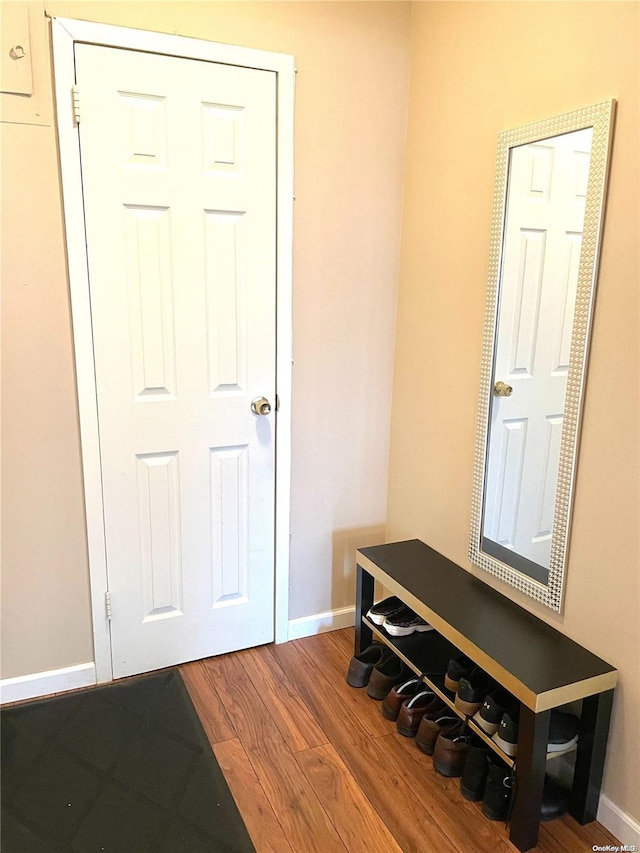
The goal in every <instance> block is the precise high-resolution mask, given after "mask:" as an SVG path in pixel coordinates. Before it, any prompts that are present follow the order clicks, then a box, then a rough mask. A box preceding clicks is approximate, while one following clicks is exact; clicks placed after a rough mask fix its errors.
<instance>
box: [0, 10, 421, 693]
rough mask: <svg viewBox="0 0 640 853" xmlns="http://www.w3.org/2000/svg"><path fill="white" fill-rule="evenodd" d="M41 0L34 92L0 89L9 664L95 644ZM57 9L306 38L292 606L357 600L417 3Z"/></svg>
mask: <svg viewBox="0 0 640 853" xmlns="http://www.w3.org/2000/svg"><path fill="white" fill-rule="evenodd" d="M31 10H32V18H31V23H32V53H33V62H34V72H35V74H34V78H35V79H34V87H35V88H34V96H33V98H32V99H24V98H17V97H16V96H4V95H3V96H2V107H3V119H4V121H5V123H4V124H3V126H2V129H3V140H4V144H3V151H2V155H3V162H2V167H3V175H2V177H3V203H4V208H3V238H4V247H3V263H4V268H3V302H4V304H3V308H4V311H3V492H4V496H3V509H4V541H3V572H2V598H3V620H2V677H4V678H9V677H12V676H18V675H24V674H27V673H32V672H38V671H44V670H49V669H55V668H58V667H64V666H70V665H72V664H76V663H79V662H84V661H87V660H91V659H92V657H93V653H92V642H91V626H90V614H89V603H88V601H89V598H88V596H89V590H88V569H87V555H86V537H85V533H84V518H83V504H82V485H81V469H80V451H79V433H78V425H77V412H76V400H75V386H74V374H73V361H72V350H71V332H70V312H69V299H68V293H67V281H66V275H65V266H64V265H65V256H64V244H63V238H62V226H61V222H62V220H61V205H60V194H59V187H58V175H57V169H56V149H55V136H54V132H53V128H52V126H51V125H52V99H51V82H50V71H49V62H50V60H49V54H48V47H47V44H46V41H45V35H44V26H43V6H42V4H41V3H33V4H31ZM47 11H48V12H49V13H50V14H52V15H58V16H66V17H75V18H83V19H89V20H93V21H101V22H104V23H111V24H119V25H126V26H133V27H138V28H144V29H151V30H158V31H162V32H167V33H178V34H181V35H189V36H197V37H200V38H205V39H210V40H212V41H221V42H227V43H232V44H238V45H244V46H248V47H255V48H261V49H265V50H272V51H282V52H285V53H290V54H294V55H295V57H296V62H297V66H298V71H299V73H298V75H297V80H296V85H297V94H296V138H295V144H296V154H295V168H296V195H297V200H296V203H295V220H294V228H295V249H294V306H293V308H294V355H295V367H294V389H293V412H294V414H293V460H292V463H293V477H292V514H291V515H292V517H291V529H292V533H293V535H292V541H291V584H290V586H291V598H290V616H291V618H295V617H299V616H305V615H308V614H314V613H318V612H322V611H325V610H328V609H331V608H339V607H343V606H348V605H350V604H352V603H353V559H354V557H353V555H354V550H355V547H357V546H358V545H363V544H370V543H371V542H372V541H379V540H380V539H381V538H382V537H383V536H384V523H385V517H386V480H387V461H388V434H389V413H390V399H391V382H392V363H393V335H394V327H395V303H396V284H397V279H398V264H399V250H400V225H401V199H402V170H403V157H404V142H405V134H406V114H407V97H408V71H409V26H410V5H409V4H406V3H402V2H400V3H398V2H394V3H373V4H369V3H306V2H303V3H270V2H264V3H244V2H243V3H224V2H222V3H189V2H163V3H148V2H141V3H136V2H128V3H97V2H95V3H94V2H91V3H77V2H76V3H74V2H51V3H47ZM25 122H30V124H28V125H27V124H25ZM372 413H373V414H374V416H372Z"/></svg>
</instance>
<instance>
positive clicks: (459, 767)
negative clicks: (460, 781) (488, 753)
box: [433, 721, 469, 776]
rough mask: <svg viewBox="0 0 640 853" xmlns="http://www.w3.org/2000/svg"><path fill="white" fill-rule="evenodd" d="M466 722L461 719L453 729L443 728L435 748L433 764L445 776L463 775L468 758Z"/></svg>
mask: <svg viewBox="0 0 640 853" xmlns="http://www.w3.org/2000/svg"><path fill="white" fill-rule="evenodd" d="M465 729H466V723H465V722H463V721H460V722H459V723H458V725H457V726H454V727H453V728H451V729H443V731H441V732H440V734H439V735H438V739H437V740H436V745H435V747H434V750H433V766H434V767H435V769H436V770H437V771H438V773H442V775H443V776H462V773H463V771H464V764H465V761H466V760H467V749H468V748H469V745H468V742H467V741H468V738H467V736H466V734H465Z"/></svg>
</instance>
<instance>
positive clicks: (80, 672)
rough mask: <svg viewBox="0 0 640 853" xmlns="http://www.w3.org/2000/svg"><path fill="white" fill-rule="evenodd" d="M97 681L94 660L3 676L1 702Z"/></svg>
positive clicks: (30, 697) (0, 689)
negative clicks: (61, 667) (27, 673)
mask: <svg viewBox="0 0 640 853" xmlns="http://www.w3.org/2000/svg"><path fill="white" fill-rule="evenodd" d="M95 683H96V665H95V663H94V662H93V661H90V662H89V663H79V664H77V665H76V666H66V667H64V668H63V669H51V670H49V671H48V672H34V673H33V674H32V675H19V676H17V677H16V678H3V679H2V681H0V704H2V705H4V704H6V703H7V702H19V701H20V700H21V699H35V698H36V697H38V696H49V695H50V694H51V693H63V692H64V691H66V690H76V689H77V688H78V687H91V686H92V685H93V684H95Z"/></svg>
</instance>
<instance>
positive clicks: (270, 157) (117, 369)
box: [76, 44, 276, 677]
mask: <svg viewBox="0 0 640 853" xmlns="http://www.w3.org/2000/svg"><path fill="white" fill-rule="evenodd" d="M275 77H276V75H275V74H274V73H273V72H269V71H258V70H254V69H248V68H239V67H233V66H227V65H219V64H215V63H211V62H204V61H198V60H193V59H178V58H175V57H169V56H162V55H154V54H148V53H142V52H138V51H130V50H119V49H114V48H105V47H96V46H92V45H82V44H80V45H77V46H76V79H77V82H78V85H79V89H80V91H81V97H82V120H81V123H80V143H81V158H82V185H83V194H84V206H85V221H86V234H87V254H88V267H89V283H90V299H91V316H92V326H93V339H94V358H95V370H96V388H97V404H98V422H99V431H100V458H101V466H102V480H103V502H104V519H105V540H106V562H107V572H108V581H109V590H110V595H111V607H112V621H111V642H112V659H113V674H114V676H115V677H119V676H124V675H129V674H132V673H136V672H143V671H147V670H151V669H155V668H159V667H162V666H167V665H170V664H174V663H177V662H181V661H185V660H190V659H195V658H199V657H204V656H208V655H213V654H219V653H223V652H226V651H230V650H233V649H238V648H244V647H248V646H252V645H257V644H259V643H264V642H268V641H270V640H272V639H273V630H274V628H273V618H274V614H273V607H274V603H273V602H274V447H275V444H274V439H275V436H274V429H275V421H274V418H275V415H274V413H272V414H271V415H269V416H266V417H263V416H261V417H258V416H256V415H255V414H253V413H252V412H251V408H250V404H251V400H252V399H253V398H254V397H257V396H262V395H264V396H265V397H267V398H268V399H269V400H270V401H271V403H272V404H273V406H274V409H275V319H276V318H275V310H276V301H275V281H276V269H275V258H276V168H275V166H276V150H275V147H276V109H275V107H276V93H275Z"/></svg>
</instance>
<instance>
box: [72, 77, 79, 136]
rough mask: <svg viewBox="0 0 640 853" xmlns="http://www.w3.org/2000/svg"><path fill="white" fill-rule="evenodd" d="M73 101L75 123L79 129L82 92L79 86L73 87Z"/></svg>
mask: <svg viewBox="0 0 640 853" xmlns="http://www.w3.org/2000/svg"><path fill="white" fill-rule="evenodd" d="M71 101H72V104H73V123H74V125H75V126H76V127H77V126H78V125H79V124H80V91H79V89H78V87H77V86H72V87H71Z"/></svg>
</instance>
